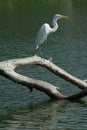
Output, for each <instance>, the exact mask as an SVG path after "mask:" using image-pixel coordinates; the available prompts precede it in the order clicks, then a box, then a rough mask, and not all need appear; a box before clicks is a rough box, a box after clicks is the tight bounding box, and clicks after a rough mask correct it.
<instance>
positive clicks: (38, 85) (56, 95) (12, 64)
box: [0, 55, 87, 99]
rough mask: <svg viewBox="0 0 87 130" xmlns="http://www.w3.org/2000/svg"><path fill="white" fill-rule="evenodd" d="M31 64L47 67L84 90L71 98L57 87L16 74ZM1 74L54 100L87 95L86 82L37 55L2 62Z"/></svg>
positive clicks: (0, 66) (0, 64)
mask: <svg viewBox="0 0 87 130" xmlns="http://www.w3.org/2000/svg"><path fill="white" fill-rule="evenodd" d="M29 64H36V65H40V66H42V67H45V68H47V69H48V70H50V71H51V72H53V73H54V74H56V75H58V76H60V77H61V78H63V79H65V80H67V81H69V82H71V83H72V84H75V85H76V86H78V87H79V88H80V89H83V90H82V91H81V92H80V93H77V94H74V95H71V96H65V95H63V94H61V93H60V92H59V88H58V87H57V86H54V85H52V84H50V83H47V82H45V81H41V80H37V79H33V78H30V77H27V76H24V75H21V74H18V73H16V72H15V69H16V68H18V67H20V66H24V65H29ZM0 74H1V75H3V76H5V77H6V78H8V79H10V80H12V81H14V82H17V83H19V84H22V85H24V86H26V87H28V88H29V89H30V90H31V92H32V91H33V89H34V88H35V89H37V90H39V91H42V92H44V93H45V94H47V95H48V96H49V97H50V98H52V99H79V98H82V97H84V96H86V95H87V83H86V82H85V81H83V80H80V79H78V78H76V77H74V76H72V75H71V74H69V73H67V72H66V71H64V70H63V69H61V68H60V67H58V66H56V65H55V64H53V63H52V62H51V61H49V60H47V59H44V58H42V57H39V56H36V55H35V56H32V57H27V58H20V59H11V60H5V61H2V62H0Z"/></svg>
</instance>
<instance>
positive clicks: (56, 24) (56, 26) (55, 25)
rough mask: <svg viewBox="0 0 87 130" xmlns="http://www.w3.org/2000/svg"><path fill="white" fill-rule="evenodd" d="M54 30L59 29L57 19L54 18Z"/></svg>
mask: <svg viewBox="0 0 87 130" xmlns="http://www.w3.org/2000/svg"><path fill="white" fill-rule="evenodd" d="M52 23H53V32H55V31H56V30H57V29H58V23H57V19H53V22H52Z"/></svg>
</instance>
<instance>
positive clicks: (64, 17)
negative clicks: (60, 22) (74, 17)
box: [61, 15, 69, 19]
mask: <svg viewBox="0 0 87 130" xmlns="http://www.w3.org/2000/svg"><path fill="white" fill-rule="evenodd" d="M61 18H63V19H68V18H69V17H68V16H64V15H61Z"/></svg>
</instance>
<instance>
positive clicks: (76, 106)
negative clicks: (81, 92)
mask: <svg viewBox="0 0 87 130" xmlns="http://www.w3.org/2000/svg"><path fill="white" fill-rule="evenodd" d="M85 103H86V102H84V101H80V102H78V103H77V102H68V101H57V102H56V101H53V102H51V101H46V102H41V103H36V104H29V105H27V106H26V105H25V106H21V105H20V106H19V107H17V108H15V109H14V108H12V109H8V114H7V115H5V120H4V121H3V124H4V126H3V127H2V128H7V129H14V128H15V129H19V128H21V129H54V126H55V129H57V128H59V129H60V130H62V129H63V128H66V129H67V128H70V129H72V130H73V127H75V126H76V124H78V125H77V127H76V129H82V127H81V126H80V125H83V119H82V118H84V121H85V119H86V118H87V114H85V115H84V111H85V110H86V107H87V104H85ZM83 108H84V111H81V109H83ZM67 110H68V111H67ZM78 115H79V116H78ZM2 118H3V117H2ZM3 124H2V123H1V125H3ZM1 125H0V126H1ZM72 126H73V127H72ZM84 128H86V126H84Z"/></svg>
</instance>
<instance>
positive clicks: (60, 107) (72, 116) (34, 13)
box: [0, 0, 87, 130]
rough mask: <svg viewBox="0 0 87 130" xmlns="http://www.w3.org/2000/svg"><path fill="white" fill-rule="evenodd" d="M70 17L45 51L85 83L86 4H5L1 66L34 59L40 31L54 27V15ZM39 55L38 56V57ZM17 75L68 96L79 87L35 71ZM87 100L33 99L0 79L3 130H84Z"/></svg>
mask: <svg viewBox="0 0 87 130" xmlns="http://www.w3.org/2000/svg"><path fill="white" fill-rule="evenodd" d="M56 13H59V14H63V15H68V16H69V17H70V19H69V20H60V21H59V29H58V31H57V32H56V33H55V34H51V35H50V36H49V38H48V41H47V49H48V53H49V55H50V56H52V57H53V62H54V63H55V64H57V65H59V66H60V67H61V68H63V69H65V70H66V71H68V72H70V73H71V74H73V75H75V76H77V77H78V78H81V79H83V80H84V79H87V0H31V1H29V0H20V1H17V0H4V1H3V0H1V1H0V61H2V60H5V59H12V58H20V57H28V56H32V55H34V54H35V51H34V48H35V44H34V41H35V38H36V34H37V31H38V29H39V28H40V26H41V25H42V24H43V23H45V22H48V23H49V24H50V25H52V18H53V16H54V14H56ZM37 53H38V52H37ZM17 71H18V72H20V73H22V74H25V75H27V76H29V75H30V76H31V77H35V78H39V79H42V80H46V81H48V82H50V83H53V84H55V85H56V86H59V87H60V91H61V92H63V93H64V94H66V95H70V93H75V92H78V91H79V89H77V88H76V86H73V85H71V84H70V83H67V82H66V81H64V80H62V79H60V78H59V77H57V76H55V75H53V74H52V73H50V72H48V71H47V70H46V69H42V68H41V67H37V66H32V65H31V66H27V67H22V68H20V69H18V70H17ZM86 129H87V97H84V98H83V99H80V100H79V101H74V102H69V101H65V100H64V101H51V100H50V99H49V97H47V96H46V95H45V94H43V93H41V92H38V91H36V90H34V91H33V92H32V93H30V92H29V90H28V89H27V88H26V87H24V86H21V85H18V84H16V83H13V82H11V81H9V80H8V79H5V78H4V77H2V76H0V130H86Z"/></svg>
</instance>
